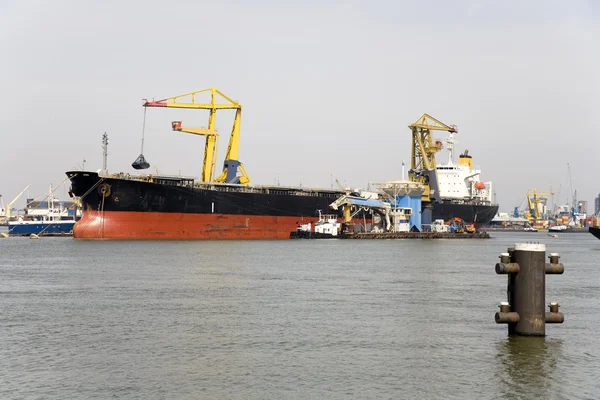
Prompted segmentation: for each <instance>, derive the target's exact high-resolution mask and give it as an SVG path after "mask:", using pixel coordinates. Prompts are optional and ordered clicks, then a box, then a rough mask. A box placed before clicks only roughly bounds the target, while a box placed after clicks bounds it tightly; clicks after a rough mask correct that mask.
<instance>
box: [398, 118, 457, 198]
mask: <svg viewBox="0 0 600 400" xmlns="http://www.w3.org/2000/svg"><path fill="white" fill-rule="evenodd" d="M408 127H409V128H410V130H411V131H412V159H411V169H410V171H408V176H409V180H410V181H412V182H419V183H422V184H424V185H425V191H424V192H423V195H422V199H423V201H428V202H429V201H431V198H432V197H433V198H434V199H435V200H436V201H437V202H439V203H441V202H442V199H441V197H440V193H439V187H438V180H437V171H436V169H435V167H436V166H435V153H437V152H438V151H440V150H441V149H442V142H440V141H435V142H434V141H433V138H432V137H431V131H447V132H450V133H457V132H458V130H457V129H456V126H455V125H451V126H448V125H446V124H444V123H443V122H440V121H439V120H437V119H435V118H433V117H432V116H430V115H428V114H423V115H422V116H421V117H420V118H419V119H418V120H417V121H415V123H413V124H410V125H409V126H408Z"/></svg>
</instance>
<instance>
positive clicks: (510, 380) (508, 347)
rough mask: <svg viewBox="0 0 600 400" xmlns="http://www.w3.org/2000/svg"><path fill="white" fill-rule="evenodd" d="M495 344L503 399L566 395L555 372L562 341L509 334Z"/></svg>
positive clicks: (560, 356)
mask: <svg viewBox="0 0 600 400" xmlns="http://www.w3.org/2000/svg"><path fill="white" fill-rule="evenodd" d="M496 346H497V353H498V354H497V356H496V359H497V361H498V363H499V368H497V371H498V373H499V374H500V377H499V378H500V381H501V382H502V385H501V393H502V395H503V397H504V398H508V399H512V398H524V397H527V398H544V399H548V398H556V397H559V398H562V397H563V396H562V395H561V393H560V387H561V385H560V384H557V383H559V382H557V381H560V376H558V374H557V373H556V365H557V362H558V361H559V360H560V359H561V358H562V357H563V355H562V341H561V340H557V339H551V338H549V337H525V336H509V337H507V338H506V339H504V340H502V341H501V342H498V343H497V345H496ZM549 391H551V392H549Z"/></svg>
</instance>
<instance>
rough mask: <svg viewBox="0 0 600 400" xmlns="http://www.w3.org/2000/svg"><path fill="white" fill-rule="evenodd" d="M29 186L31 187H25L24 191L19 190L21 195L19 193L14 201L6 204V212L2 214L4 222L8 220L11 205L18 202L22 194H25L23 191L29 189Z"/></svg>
mask: <svg viewBox="0 0 600 400" xmlns="http://www.w3.org/2000/svg"><path fill="white" fill-rule="evenodd" d="M29 186H31V185H27V186H25V189H23V190H21V193H19V194H18V195H17V196H16V197H15V198H14V199H12V201H11V202H10V203H8V204H7V205H6V211H5V213H4V218H5V219H6V222H8V221H9V220H10V209H11V208H12V205H13V204H14V203H15V202H16V201H17V200H19V197H21V196H22V195H23V193H25V191H26V190H27V189H29Z"/></svg>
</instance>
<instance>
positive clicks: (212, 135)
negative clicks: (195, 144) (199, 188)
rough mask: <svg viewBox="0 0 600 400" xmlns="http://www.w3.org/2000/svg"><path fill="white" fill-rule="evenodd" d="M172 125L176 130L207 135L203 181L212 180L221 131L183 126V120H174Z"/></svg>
mask: <svg viewBox="0 0 600 400" xmlns="http://www.w3.org/2000/svg"><path fill="white" fill-rule="evenodd" d="M171 127H172V128H173V130H174V131H177V132H185V133H191V134H194V135H202V136H206V144H205V145H204V162H203V163H202V182H212V180H213V174H214V170H215V155H216V152H217V140H218V136H219V133H218V132H217V131H215V130H212V129H208V128H182V127H181V121H173V122H172V123H171Z"/></svg>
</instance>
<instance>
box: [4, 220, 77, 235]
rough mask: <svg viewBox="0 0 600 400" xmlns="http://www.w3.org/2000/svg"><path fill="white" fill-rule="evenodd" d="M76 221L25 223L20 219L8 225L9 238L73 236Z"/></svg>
mask: <svg viewBox="0 0 600 400" xmlns="http://www.w3.org/2000/svg"><path fill="white" fill-rule="evenodd" d="M74 226H75V220H49V219H45V220H41V221H24V220H23V219H22V218H19V219H18V220H16V221H10V222H9V223H8V235H9V236H31V235H36V236H73V227H74Z"/></svg>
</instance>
